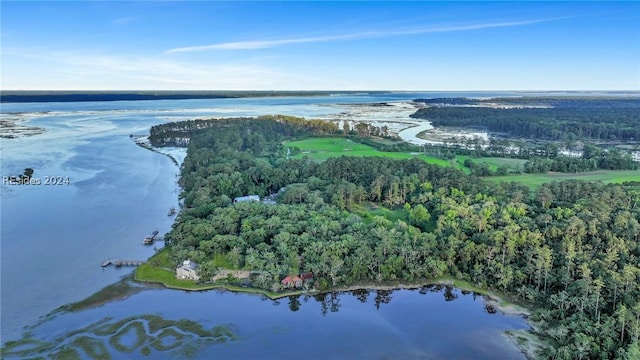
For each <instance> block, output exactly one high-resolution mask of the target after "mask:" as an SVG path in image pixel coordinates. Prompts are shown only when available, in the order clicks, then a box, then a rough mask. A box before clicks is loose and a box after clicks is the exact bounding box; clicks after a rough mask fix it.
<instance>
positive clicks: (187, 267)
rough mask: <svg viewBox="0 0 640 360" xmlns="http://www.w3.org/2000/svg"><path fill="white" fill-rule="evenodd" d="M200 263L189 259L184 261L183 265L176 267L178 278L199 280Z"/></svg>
mask: <svg viewBox="0 0 640 360" xmlns="http://www.w3.org/2000/svg"><path fill="white" fill-rule="evenodd" d="M197 269H198V264H196V263H194V262H193V261H191V260H189V259H187V260H185V261H183V262H182V265H180V266H178V268H177V269H176V278H178V279H185V280H199V279H200V276H198V271H197Z"/></svg>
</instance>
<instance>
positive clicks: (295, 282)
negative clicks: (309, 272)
mask: <svg viewBox="0 0 640 360" xmlns="http://www.w3.org/2000/svg"><path fill="white" fill-rule="evenodd" d="M280 283H281V284H282V286H284V287H288V288H294V287H296V288H299V287H301V286H302V279H301V278H300V277H299V276H297V275H295V276H287V277H285V278H284V279H282V281H281V282H280Z"/></svg>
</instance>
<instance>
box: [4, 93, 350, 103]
mask: <svg viewBox="0 0 640 360" xmlns="http://www.w3.org/2000/svg"><path fill="white" fill-rule="evenodd" d="M349 93H352V92H348V91H341V92H335V91H133V92H120V91H113V92H102V91H83V92H70V91H3V92H0V102H2V103H22V102H79V101H132V100H186V99H224V98H244V97H268V96H320V95H331V94H349ZM353 93H355V92H353Z"/></svg>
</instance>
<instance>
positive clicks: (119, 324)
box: [2, 280, 528, 359]
mask: <svg viewBox="0 0 640 360" xmlns="http://www.w3.org/2000/svg"><path fill="white" fill-rule="evenodd" d="M141 290H143V291H141ZM476 296H477V294H475V293H472V292H465V293H463V292H461V291H460V290H458V289H455V288H453V287H451V286H445V285H426V286H422V287H419V288H415V289H400V290H398V289H396V290H394V289H359V290H351V291H344V292H329V293H322V294H313V295H310V294H301V295H296V296H287V297H284V298H281V299H278V300H271V299H268V298H266V297H264V296H258V295H251V294H243V293H234V292H228V291H223V290H212V291H203V292H189V291H177V290H168V289H162V288H157V287H154V286H149V287H147V286H141V285H140V284H137V283H132V282H130V281H129V280H125V281H123V282H122V283H121V284H116V285H111V286H109V287H106V288H105V289H103V290H102V291H101V292H99V293H98V294H95V295H94V296H92V297H91V298H89V299H86V300H83V301H81V302H79V303H77V304H75V305H74V304H72V306H67V307H64V308H62V309H60V310H58V311H57V312H56V313H55V316H50V317H48V318H47V319H46V320H45V321H42V322H41V323H39V324H37V325H35V326H33V327H30V328H29V329H28V331H27V332H26V333H25V335H24V337H23V338H22V339H21V340H18V341H16V342H8V343H6V344H5V347H4V348H3V349H2V354H3V358H4V357H6V358H24V357H29V356H36V355H37V356H44V357H49V356H50V357H53V358H56V357H61V358H65V357H66V356H67V355H69V356H72V357H74V356H75V355H79V357H81V358H96V357H101V356H103V357H108V356H110V357H112V358H121V357H123V356H125V355H126V357H130V356H133V357H141V356H147V355H151V356H152V358H184V357H186V356H192V357H196V358H209V357H222V358H256V357H258V358H265V356H264V354H267V353H268V354H270V356H267V358H292V357H304V358H337V359H351V358H354V357H356V358H380V357H385V356H386V357H391V358H412V357H419V358H424V357H432V358H451V357H454V358H456V357H457V358H469V357H473V358H485V359H503V358H523V356H522V355H521V354H520V353H519V352H518V350H517V349H515V348H514V347H513V346H512V345H510V344H509V343H508V342H507V341H506V340H505V338H504V337H503V336H502V332H503V331H505V330H514V329H526V328H528V326H527V324H526V322H525V320H524V319H522V318H520V317H516V316H504V315H501V314H494V315H490V314H487V311H486V310H487V309H486V307H485V303H484V301H482V298H480V299H477V298H476ZM454 300H455V301H454ZM141 314H142V315H141ZM97 319H101V320H97ZM87 324H90V325H87ZM60 329H67V330H65V332H63V333H61V332H60ZM70 329H77V330H73V331H69V330H70ZM300 333H305V334H307V336H305V337H304V340H300V341H298V343H297V344H298V347H297V348H296V349H297V350H295V351H294V350H291V349H289V348H286V347H282V346H281V344H282V343H287V341H288V340H289V339H290V337H291V336H292V334H300ZM318 344H324V345H323V348H322V349H321V350H318ZM292 351H293V352H292ZM310 353H312V354H314V356H309V354H310Z"/></svg>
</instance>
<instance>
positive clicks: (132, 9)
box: [0, 0, 640, 90]
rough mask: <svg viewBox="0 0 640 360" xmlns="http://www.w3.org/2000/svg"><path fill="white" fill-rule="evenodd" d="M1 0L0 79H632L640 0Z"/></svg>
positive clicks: (469, 85)
mask: <svg viewBox="0 0 640 360" xmlns="http://www.w3.org/2000/svg"><path fill="white" fill-rule="evenodd" d="M0 6H1V17H2V18H1V20H2V22H1V30H2V32H1V35H0V36H1V37H0V40H1V50H2V65H1V66H2V79H1V81H2V83H1V87H2V89H4V90H8V89H13V90H35V89H45V90H53V89H58V90H155V89H166V90H316V89H321V90H322V89H326V90H640V2H562V3H558V2H493V3H490V2H479V1H476V2H397V1H395V2H368V1H367V2H364V1H360V2H324V1H322V2H320V1H318V2H218V1H216V2H213V1H210V2H208V1H175V2H174V1H135V2H126V1H106V2H82V1H71V2H59V1H44V2H34V1H4V0H3V1H2V2H1V4H0Z"/></svg>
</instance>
